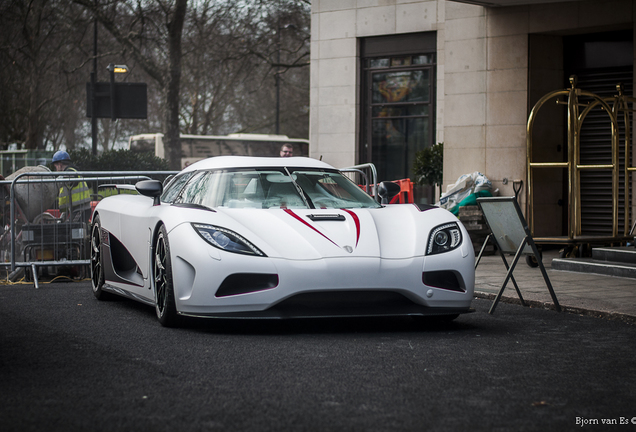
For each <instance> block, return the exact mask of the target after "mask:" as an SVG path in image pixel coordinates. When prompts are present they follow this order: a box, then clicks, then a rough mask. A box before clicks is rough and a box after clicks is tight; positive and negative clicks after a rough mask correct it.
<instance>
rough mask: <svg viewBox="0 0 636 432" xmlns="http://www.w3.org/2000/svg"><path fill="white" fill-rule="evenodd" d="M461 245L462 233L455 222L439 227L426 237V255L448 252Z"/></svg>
mask: <svg viewBox="0 0 636 432" xmlns="http://www.w3.org/2000/svg"><path fill="white" fill-rule="evenodd" d="M461 243H462V232H461V230H460V229H459V226H458V225H457V224H456V223H455V222H451V223H447V224H444V225H440V226H438V227H436V228H434V229H433V231H431V234H430V235H429V236H428V246H427V248H426V255H434V254H438V253H443V252H448V251H450V250H453V249H455V248H456V247H457V246H459V245H460V244H461Z"/></svg>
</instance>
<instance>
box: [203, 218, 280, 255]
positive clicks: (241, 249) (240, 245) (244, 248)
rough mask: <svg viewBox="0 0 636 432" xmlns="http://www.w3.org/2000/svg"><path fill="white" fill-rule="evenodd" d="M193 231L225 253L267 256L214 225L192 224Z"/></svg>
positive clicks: (246, 241) (248, 243) (235, 234)
mask: <svg viewBox="0 0 636 432" xmlns="http://www.w3.org/2000/svg"><path fill="white" fill-rule="evenodd" d="M192 227H193V228H194V230H195V231H196V232H197V233H198V234H199V235H200V236H201V238H203V240H205V241H206V242H208V243H210V244H211V245H212V246H214V247H216V248H219V249H221V250H224V251H226V252H234V253H240V254H246V255H257V256H263V257H264V256H267V255H265V254H264V253H263V252H262V251H261V250H260V249H259V248H257V247H256V246H254V245H253V244H252V243H250V242H249V241H248V240H247V239H245V238H244V237H242V236H241V235H239V234H237V233H235V232H234V231H230V230H229V229H225V228H221V227H218V226H214V225H204V224H192Z"/></svg>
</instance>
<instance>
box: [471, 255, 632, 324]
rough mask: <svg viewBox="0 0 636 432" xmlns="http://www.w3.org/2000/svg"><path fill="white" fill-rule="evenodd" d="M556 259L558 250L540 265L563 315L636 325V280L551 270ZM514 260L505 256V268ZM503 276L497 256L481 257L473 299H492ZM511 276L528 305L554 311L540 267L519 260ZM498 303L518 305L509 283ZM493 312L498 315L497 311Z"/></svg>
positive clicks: (504, 274)
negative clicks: (532, 266) (587, 316)
mask: <svg viewBox="0 0 636 432" xmlns="http://www.w3.org/2000/svg"><path fill="white" fill-rule="evenodd" d="M557 256H558V251H557V250H550V251H545V252H544V253H543V265H544V267H545V268H546V273H547V275H548V278H549V280H550V282H551V284H552V288H553V289H554V293H555V294H556V297H557V300H558V302H559V304H560V305H561V308H562V309H563V310H564V311H565V312H570V313H577V314H580V315H590V316H597V317H602V318H607V319H618V320H621V321H625V322H630V323H633V324H636V279H631V278H621V277H613V276H606V275H600V274H593V273H578V272H570V271H561V270H553V269H552V266H551V263H552V259H553V258H557ZM513 258H514V257H512V256H506V261H507V262H508V265H511V264H512V260H513ZM506 273H507V271H506V267H505V265H504V263H503V261H502V259H501V256H500V255H499V254H495V255H489V256H483V257H482V258H481V260H480V262H479V265H478V266H477V269H476V273H475V296H476V297H479V298H485V299H494V298H495V296H496V294H497V293H498V292H499V290H500V289H501V286H502V284H503V282H504V280H505V277H506ZM512 275H513V277H514V278H515V280H516V281H517V286H518V287H519V290H520V291H521V295H522V297H523V299H524V300H525V302H526V303H527V304H529V305H530V306H532V307H543V308H549V309H553V308H554V304H553V302H552V297H551V296H550V292H549V290H548V288H547V285H546V282H545V280H544V278H543V276H542V274H541V270H540V269H539V267H536V268H531V267H529V266H528V265H527V264H526V262H525V259H524V257H522V258H521V259H520V260H519V262H518V263H517V265H516V267H515V268H514V270H513V273H512ZM500 301H501V302H508V303H519V297H518V296H517V293H516V291H515V288H514V285H513V284H512V281H509V282H508V284H507V285H506V289H505V290H504V294H503V296H502V299H501V300H500ZM494 313H495V314H496V313H497V311H496V309H495V311H494Z"/></svg>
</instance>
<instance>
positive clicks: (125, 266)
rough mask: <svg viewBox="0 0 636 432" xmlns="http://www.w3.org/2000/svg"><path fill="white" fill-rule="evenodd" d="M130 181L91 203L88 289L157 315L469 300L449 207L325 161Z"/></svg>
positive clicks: (288, 312)
mask: <svg viewBox="0 0 636 432" xmlns="http://www.w3.org/2000/svg"><path fill="white" fill-rule="evenodd" d="M382 185H384V186H385V190H386V188H387V187H388V186H387V185H386V184H385V183H383V184H382ZM390 185H391V184H390ZM390 185H389V186H390ZM136 189H137V191H138V192H139V193H140V195H130V194H127V195H125V194H121V195H115V196H112V197H108V198H105V199H103V200H102V201H101V202H100V203H99V204H98V205H97V207H96V209H95V213H94V215H93V225H92V233H91V246H92V247H91V278H92V286H93V292H94V294H95V296H96V297H97V298H98V299H103V298H105V297H107V296H108V295H109V294H111V293H116V294H119V295H122V296H125V297H129V298H133V299H135V300H138V301H141V302H143V303H147V304H148V305H152V306H154V307H155V308H156V311H157V317H158V318H159V321H160V322H161V324H163V325H165V326H174V325H177V324H178V322H179V319H180V317H181V316H190V317H216V318H300V317H341V316H397V315H408V316H428V315H437V316H442V317H444V318H450V319H453V318H455V317H457V316H458V314H460V313H465V312H469V311H471V309H470V304H471V300H472V297H473V289H474V281H475V271H474V264H475V259H474V252H473V246H472V243H471V241H470V238H469V237H468V233H467V232H466V229H465V228H464V227H463V225H462V224H461V223H460V222H459V221H458V220H457V218H456V217H455V216H453V215H452V214H451V213H449V212H448V211H446V210H442V209H439V208H436V207H433V206H416V205H413V204H396V205H380V204H378V203H377V202H376V201H375V200H374V199H373V198H372V197H370V196H369V195H367V194H366V193H365V192H364V191H363V190H362V189H360V188H359V187H358V186H357V185H356V184H354V183H353V182H352V181H350V180H349V179H348V178H347V177H345V176H344V175H342V174H341V173H340V172H339V171H338V170H336V169H335V168H333V167H331V166H330V165H328V164H326V163H323V162H320V161H317V160H314V159H309V158H299V157H298V158H255V157H238V156H223V157H215V158H210V159H206V160H203V161H201V162H197V163H195V164H193V165H191V166H189V167H188V168H186V169H184V170H183V171H181V172H180V173H179V174H178V175H177V176H175V177H174V178H173V179H172V180H171V181H170V182H169V183H168V184H167V186H166V187H165V189H164V188H163V186H162V184H161V182H159V181H155V180H145V181H142V182H139V183H137V185H136ZM381 189H382V188H381Z"/></svg>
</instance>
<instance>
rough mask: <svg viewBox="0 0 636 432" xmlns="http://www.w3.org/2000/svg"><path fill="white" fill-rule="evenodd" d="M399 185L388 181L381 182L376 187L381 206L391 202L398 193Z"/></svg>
mask: <svg viewBox="0 0 636 432" xmlns="http://www.w3.org/2000/svg"><path fill="white" fill-rule="evenodd" d="M400 190H401V188H400V185H399V184H397V183H393V182H390V181H383V182H382V183H380V186H378V195H380V198H381V201H380V203H381V204H388V203H390V202H391V200H392V199H393V197H395V196H396V195H397V194H399V193H400Z"/></svg>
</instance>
